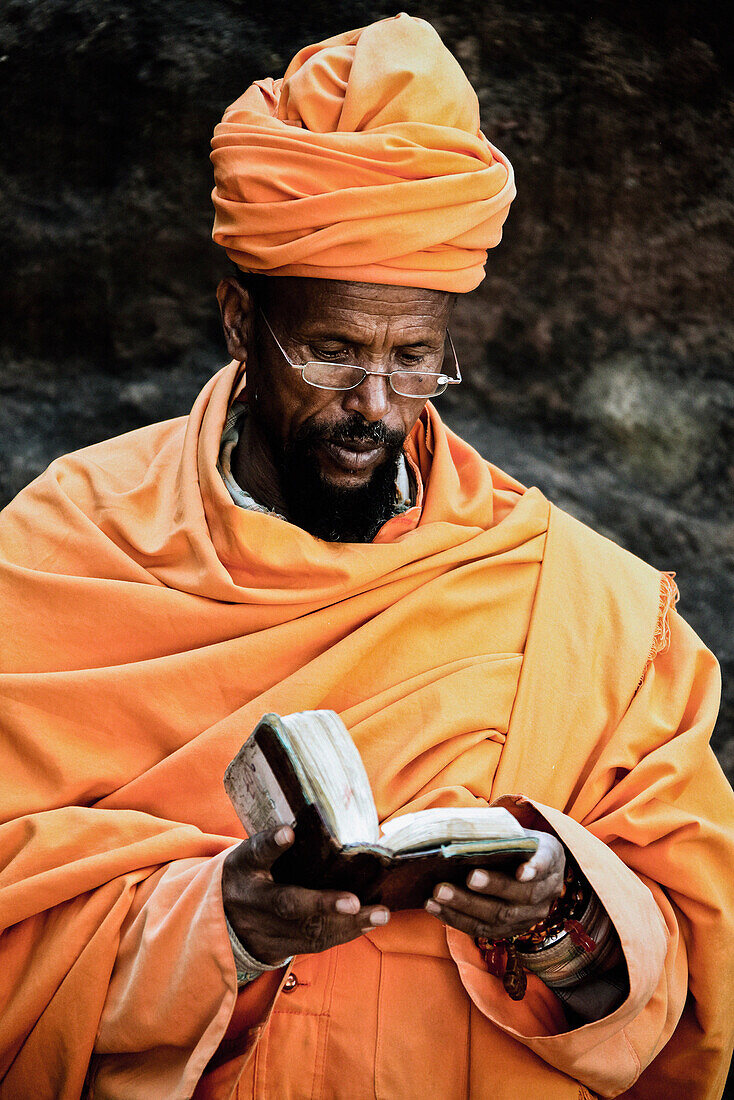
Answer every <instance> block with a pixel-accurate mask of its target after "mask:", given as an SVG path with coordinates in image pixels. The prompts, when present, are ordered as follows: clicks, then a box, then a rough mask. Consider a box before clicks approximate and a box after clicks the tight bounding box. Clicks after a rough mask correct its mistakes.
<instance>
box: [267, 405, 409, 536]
mask: <svg viewBox="0 0 734 1100" xmlns="http://www.w3.org/2000/svg"><path fill="white" fill-rule="evenodd" d="M325 440H328V441H329V442H330V443H349V442H359V443H368V442H369V443H373V444H381V445H382V446H384V448H385V459H384V461H383V462H381V463H380V465H379V466H378V467H377V468H376V469H375V470H374V471H373V473H372V476H371V477H370V478H369V479H368V480H367V481H366V483H365V484H364V485H358V486H357V487H356V488H352V489H350V488H343V487H341V486H337V485H332V484H331V483H330V482H329V481H328V480H327V479H326V478H325V477H324V475H323V474H322V473H321V469H320V466H319V461H318V458H317V456H316V447H317V445H318V444H319V443H321V442H323V441H325ZM403 442H404V436H403V435H402V434H401V433H400V432H398V431H390V430H388V429H387V428H386V427H385V425H384V424H383V423H382V422H381V421H378V422H376V423H374V424H370V423H369V422H367V421H366V420H364V419H363V418H362V417H361V416H360V415H359V414H358V413H355V414H354V415H353V416H350V417H349V419H347V420H343V421H339V422H338V423H331V424H318V425H312V424H303V425H302V426H301V428H300V429H299V430H298V431H297V432H296V433H295V435H294V437H293V438H292V439H291V440H289V442H288V443H287V444H286V446H285V448H284V450H283V452H282V455H281V456H280V461H279V463H278V465H279V473H280V481H281V490H282V493H283V498H284V500H285V505H286V511H287V515H288V519H289V520H291V522H293V523H296V524H298V526H299V527H302V528H303V529H304V530H305V531H308V532H309V533H310V534H312V535H315V537H316V538H319V539H324V540H325V541H327V542H371V541H372V539H373V538H374V537H375V535H376V534H377V532H378V531H379V530H380V528H381V527H382V525H383V523H386V522H387V520H388V519H390V517H391V516H392V515H393V513H394V511H395V479H396V477H397V470H398V460H399V458H400V454H401V451H402V447H403Z"/></svg>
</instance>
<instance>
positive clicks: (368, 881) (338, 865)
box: [224, 710, 537, 909]
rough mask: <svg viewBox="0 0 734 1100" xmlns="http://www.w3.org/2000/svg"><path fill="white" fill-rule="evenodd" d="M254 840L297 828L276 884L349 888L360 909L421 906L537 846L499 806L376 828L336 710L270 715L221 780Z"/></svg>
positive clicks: (405, 818)
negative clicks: (280, 828)
mask: <svg viewBox="0 0 734 1100" xmlns="http://www.w3.org/2000/svg"><path fill="white" fill-rule="evenodd" d="M224 786H225V788H226V791H227V794H228V795H229V797H230V799H231V801H232V804H233V806H234V808H235V810H236V811H237V815H238V817H239V818H240V821H241V822H242V824H243V825H244V826H245V829H246V830H247V833H248V835H249V836H253V835H254V834H255V833H257V832H260V830H262V829H268V828H271V827H273V826H275V825H291V826H292V827H293V829H294V832H295V836H296V839H295V842H294V844H293V846H292V847H291V848H289V849H288V850H287V851H286V852H284V853H283V855H282V856H280V857H279V858H278V859H277V860H276V862H275V863H274V864H273V867H272V874H273V878H274V879H275V880H276V881H277V882H283V883H290V884H292V885H295V886H307V887H310V888H311V889H322V890H349V891H351V892H352V893H355V894H356V895H357V897H358V898H359V899H360V901H361V902H362V904H363V905H371V904H375V903H382V904H384V905H387V906H388V907H389V908H390V909H414V908H420V907H422V905H423V903H424V901H426V899H427V898H429V897H430V896H431V894H432V892H433V887H434V886H435V885H436V883H438V882H453V883H455V884H457V885H460V886H463V885H465V883H466V876H467V875H468V873H469V871H470V869H471V868H472V867H492V868H501V869H503V870H507V871H512V870H514V868H515V867H517V866H518V864H520V863H522V862H523V861H524V860H526V859H529V857H530V856H531V855H532V853H533V852H534V851H535V849H536V848H537V841H536V840H535V839H534V838H533V837H529V836H526V834H525V832H524V831H523V829H522V827H521V826H520V825H519V824H518V823H517V822H516V821H515V819H514V817H513V816H512V814H510V813H509V812H508V811H507V810H504V809H501V808H498V807H487V806H482V807H476V808H471V809H461V808H457V807H445V808H444V807H439V808H433V809H427V810H420V811H418V812H417V813H409V814H403V815H402V816H401V817H395V818H393V819H392V820H391V821H388V822H385V823H384V824H383V826H382V830H380V826H379V823H378V819H377V810H376V809H375V803H374V799H373V797H372V792H371V790H370V785H369V780H368V779H367V773H366V772H365V769H364V764H363V763H362V759H361V757H360V755H359V753H358V751H357V748H356V746H355V744H354V742H353V741H352V739H351V737H350V736H349V733H348V731H347V729H346V726H345V725H344V723H343V722H342V720H341V718H339V716H338V715H337V714H335V713H334V711H331V710H311V711H302V712H301V713H299V714H290V715H288V716H287V717H284V718H280V717H279V716H278V715H277V714H266V715H265V716H264V717H263V718H262V719H261V720H260V722H259V723H258V725H257V726H256V727H255V729H254V731H253V732H252V734H251V735H250V737H249V738H248V739H247V741H246V742H245V744H244V745H243V746H242V748H241V749H240V751H239V752H238V753H237V755H236V756H235V758H234V760H233V761H232V763H231V764H230V765H229V767H228V768H227V770H226V772H225V774H224Z"/></svg>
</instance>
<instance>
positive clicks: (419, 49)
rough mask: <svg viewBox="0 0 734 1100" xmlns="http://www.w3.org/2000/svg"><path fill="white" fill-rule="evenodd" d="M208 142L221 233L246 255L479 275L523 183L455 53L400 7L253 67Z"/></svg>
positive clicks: (411, 282)
mask: <svg viewBox="0 0 734 1100" xmlns="http://www.w3.org/2000/svg"><path fill="white" fill-rule="evenodd" d="M212 150H213V151H212V154H211V158H212V162H213V164H214V178H215V187H214V191H213V192H212V199H213V202H214V207H215V211H216V216H215V220H214V230H213V237H214V240H215V241H216V242H217V243H218V244H221V245H223V246H224V248H225V249H226V250H227V254H228V256H229V257H230V259H232V260H233V261H234V262H235V264H237V266H238V267H240V268H241V269H242V270H243V271H253V272H267V273H268V274H271V275H303V276H310V277H312V278H327V279H344V280H348V281H350V282H371V283H392V284H397V285H402V286H419V287H428V288H432V289H436V290H448V291H454V292H464V291H468V290H473V289H474V287H476V286H478V285H479V283H480V282H481V281H482V279H483V278H484V265H485V263H486V259H487V249H488V248H492V247H494V246H495V245H497V244H498V243H499V241H500V239H501V237H502V225H503V223H504V221H505V218H506V217H507V213H508V210H509V206H510V203H511V202H512V200H513V198H514V197H515V184H514V176H513V171H512V165H511V164H510V162H509V161H508V160H507V158H506V157H505V156H504V155H503V154H502V153H501V152H500V151H499V150H498V149H495V148H494V146H493V145H491V144H490V143H489V142H488V141H487V139H486V138H485V137H484V135H483V134H482V132H481V130H480V129H479V103H478V100H477V97H476V94H475V92H474V90H473V88H472V87H471V85H470V84H469V81H468V80H467V78H466V76H465V74H464V72H463V71H462V69H461V67H460V65H459V63H458V62H457V61H456V59H455V58H454V57H453V56H452V54H451V53H450V52H449V51H448V50H447V49H446V47H445V46H444V45H443V43H442V42H441V39H440V38H439V36H438V34H437V33H436V31H435V30H434V29H433V27H431V25H430V24H429V23H426V22H425V21H424V20H422V19H414V18H412V17H411V16H409V15H405V14H402V15H398V16H396V17H394V18H392V19H383V20H381V21H380V22H378V23H373V24H372V25H371V26H369V27H364V28H361V29H359V30H355V31H348V32H347V33H345V34H341V35H338V36H336V37H334V38H330V39H328V40H327V41H325V42H320V43H317V44H316V45H313V46H307V47H305V48H304V49H302V50H301V51H300V52H299V53H297V54H296V56H295V57H294V58H293V60H292V61H291V63H290V65H289V66H288V69H287V70H286V73H285V76H284V77H283V78H282V80H272V79H270V78H268V79H265V80H258V81H256V82H255V83H254V84H253V85H252V86H251V87H250V88H248V90H247V91H246V92H245V93H244V95H242V96H240V98H239V99H237V100H236V101H235V102H234V103H233V104H232V105H231V106H230V107H228V108H227V110H226V111H225V113H224V117H223V119H222V121H221V122H220V123H219V125H218V126H217V127H216V129H215V131H214V137H213V139H212Z"/></svg>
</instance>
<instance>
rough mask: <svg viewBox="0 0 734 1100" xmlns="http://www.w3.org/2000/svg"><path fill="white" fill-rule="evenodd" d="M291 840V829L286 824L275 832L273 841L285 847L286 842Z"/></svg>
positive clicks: (288, 842)
mask: <svg viewBox="0 0 734 1100" xmlns="http://www.w3.org/2000/svg"><path fill="white" fill-rule="evenodd" d="M290 842H291V831H290V829H289V828H288V826H287V825H284V826H283V828H282V829H278V831H277V833H276V834H275V843H276V844H277V845H278V847H280V848H285V846H286V844H290Z"/></svg>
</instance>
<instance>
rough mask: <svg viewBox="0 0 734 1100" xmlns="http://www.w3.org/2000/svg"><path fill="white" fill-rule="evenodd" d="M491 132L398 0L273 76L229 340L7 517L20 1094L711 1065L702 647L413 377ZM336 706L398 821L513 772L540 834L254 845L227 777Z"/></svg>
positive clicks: (10, 888)
mask: <svg viewBox="0 0 734 1100" xmlns="http://www.w3.org/2000/svg"><path fill="white" fill-rule="evenodd" d="M478 127H479V120H478V107H477V103H476V97H475V96H474V95H473V92H472V91H471V89H470V88H469V85H468V84H467V82H466V79H465V77H464V76H463V74H462V73H461V70H460V69H459V67H458V65H457V64H456V62H455V61H454V59H453V58H452V57H451V55H450V54H448V52H447V51H446V50H445V49H444V48H443V46H442V45H441V43H440V41H439V40H438V38H437V36H436V35H435V32H433V31H432V29H431V28H430V27H429V26H428V25H427V24H425V23H422V22H421V21H419V20H414V19H411V18H410V17H408V16H399V17H397V18H396V19H394V20H385V21H383V22H381V23H377V24H375V25H374V26H372V27H369V28H366V29H364V30H363V31H355V32H351V33H349V34H347V35H343V36H339V37H338V38H336V39H332V40H329V41H328V42H327V43H322V44H319V45H317V46H313V47H308V48H307V49H306V50H303V51H301V53H300V54H298V55H297V56H296V58H294V60H293V62H292V63H291V65H290V66H289V69H288V71H287V73H286V77H285V78H284V80H283V82H272V81H263V82H258V84H257V85H255V86H253V88H252V89H250V90H249V91H248V92H247V93H246V94H245V96H243V97H242V98H241V100H239V101H237V103H235V104H233V106H232V107H231V108H230V109H229V111H228V112H227V113H226V114H225V117H224V120H223V122H222V123H221V124H220V126H219V127H218V128H217V131H216V133H215V138H214V142H213V145H214V152H213V159H214V165H215V178H216V188H215V192H214V199H215V206H216V210H217V219H216V223H215V238H216V239H217V240H219V241H220V243H223V244H225V246H226V248H227V251H228V253H229V255H230V257H231V258H232V259H234V260H235V262H236V263H237V265H238V268H239V269H240V270H241V271H243V272H245V273H246V274H244V275H242V276H240V275H237V276H235V277H231V278H228V279H225V280H223V282H222V283H221V284H220V287H219V290H218V298H219V303H220V308H221V312H222V319H223V325H224V331H225V338H226V341H227V345H228V348H229V351H230V354H231V355H232V360H233V361H232V363H231V364H230V365H229V366H228V367H226V368H224V370H222V371H220V372H219V374H218V375H216V376H215V378H213V379H212V380H211V381H210V383H209V384H208V385H207V386H206V387H205V389H204V391H203V392H202V394H201V395H200V397H199V399H198V400H197V402H196V404H195V406H194V409H193V410H192V412H191V414H190V416H189V417H187V418H185V419H183V420H180V421H174V422H171V423H167V424H161V425H154V426H152V427H151V428H147V429H143V430H141V431H139V432H134V433H132V434H131V435H129V436H127V437H122V438H121V439H118V440H113V441H110V442H109V443H103V444H99V445H97V446H95V447H91V448H88V449H87V450H86V451H83V452H80V453H78V454H76V455H70V456H67V457H66V458H64V459H62V460H60V461H59V462H57V463H54V464H52V466H51V467H50V468H49V470H48V471H47V473H46V474H45V475H43V476H42V477H41V478H40V479H39V480H38V482H36V483H35V484H34V485H33V486H31V487H29V489H28V490H26V491H25V492H24V493H22V494H21V495H20V496H19V497H18V499H17V500H16V501H15V502H14V504H13V505H12V506H11V507H10V508H9V509H7V510H6V512H5V514H4V517H3V523H2V525H1V526H0V561H1V563H2V574H1V575H0V585H1V589H0V590H1V592H2V601H3V619H4V622H5V624H6V635H5V639H4V641H3V643H2V654H3V676H2V681H1V682H0V691H1V693H2V694H1V696H0V698H1V700H2V723H3V732H4V735H5V750H4V756H3V769H2V783H3V796H2V805H3V807H4V820H5V824H4V826H3V831H2V836H1V839H2V844H3V851H4V861H3V863H4V867H5V870H4V872H3V891H2V894H0V898H1V899H2V900H1V904H2V917H3V922H2V926H3V927H4V928H5V932H4V935H3V947H2V949H3V962H4V965H3V968H2V975H1V976H0V980H1V981H2V982H3V996H4V1005H5V1009H4V1012H3V1018H2V1019H3V1022H2V1030H3V1036H4V1041H3V1043H2V1051H3V1062H2V1074H3V1077H2V1084H0V1097H13V1098H17V1097H26V1096H28V1097H31V1096H32V1097H34V1098H36V1097H39V1098H40V1097H57V1096H58V1097H72V1096H79V1095H81V1094H86V1095H89V1096H92V1097H96V1098H98V1100H101V1098H112V1097H116V1098H125V1100H131V1098H135V1097H141V1098H143V1097H144V1098H146V1100H151V1098H161V1100H162V1098H164V1097H165V1098H167V1100H168V1098H178V1097H181V1098H183V1097H188V1096H195V1097H197V1098H199V1100H201V1098H203V1097H229V1096H234V1095H237V1096H239V1097H248V1096H260V1097H263V1096H264V1097H278V1098H280V1097H305V1096H308V1097H338V1098H349V1097H354V1098H360V1097H366V1096H379V1097H382V1098H400V1100H404V1098H405V1100H410V1098H412V1097H416V1098H417V1097H429V1096H430V1097H441V1098H453V1097H464V1096H471V1097H477V1098H483V1097H492V1098H496V1100H504V1098H509V1097H515V1096H517V1094H518V1093H519V1092H520V1091H523V1092H524V1093H525V1094H526V1095H528V1096H543V1097H548V1098H565V1097H568V1098H569V1100H570V1098H574V1100H576V1098H579V1097H584V1096H590V1095H592V1094H599V1095H604V1096H614V1095H620V1094H622V1093H624V1094H625V1095H628V1096H633V1097H654V1096H661V1095H665V1094H666V1093H668V1094H670V1095H680V1096H687V1097H695V1098H707V1100H708V1098H714V1097H717V1096H719V1095H720V1094H721V1091H722V1088H723V1077H724V1074H725V1070H726V1064H725V1063H726V1055H727V1050H728V1044H729V1042H730V1024H731V1011H730V997H731V994H730V989H731V981H730V978H729V974H730V971H729V970H728V966H729V963H730V959H731V949H730V939H731V929H730V926H728V925H727V923H726V921H727V918H728V914H729V913H730V912H731V903H732V897H731V886H730V878H731V876H730V864H729V863H728V859H729V858H730V839H731V837H730V834H727V833H726V832H725V830H724V828H723V827H722V826H721V825H720V824H717V822H718V821H720V820H721V815H722V812H723V810H722V807H723V805H724V804H725V801H726V799H727V797H728V795H727V790H726V785H725V783H724V780H723V777H722V776H721V773H720V771H719V770H718V768H717V766H716V764H715V762H714V760H713V757H712V756H711V753H710V750H709V749H708V747H707V740H708V735H709V734H710V730H711V726H712V724H713V720H714V716H715V709H716V699H717V690H718V681H717V672H716V666H715V662H714V660H713V658H712V657H711V655H710V654H708V652H707V651H706V650H705V649H704V647H703V646H702V645H701V643H700V642H699V641H698V639H697V638H696V637H695V635H693V633H692V631H690V629H689V628H688V627H687V626H686V625H685V624H684V623H683V621H682V620H681V619H680V618H679V617H678V615H677V614H676V612H675V610H674V608H673V603H674V601H675V587H674V585H673V582H672V580H671V579H670V578H669V577H667V576H665V575H662V576H661V575H660V574H658V573H657V572H656V571H655V570H653V569H651V568H649V567H648V566H646V565H644V564H643V563H641V562H639V561H637V560H636V559H634V558H633V557H632V556H631V555H628V554H626V553H624V552H623V551H621V550H619V549H618V548H617V547H615V546H613V545H612V544H611V543H608V542H607V541H606V540H604V539H601V538H600V537H598V536H596V535H594V534H593V532H590V531H588V530H587V529H585V528H583V527H582V526H581V525H580V524H577V523H575V522H574V521H573V520H571V519H570V518H569V517H566V516H564V515H563V514H562V513H560V512H559V511H558V510H556V509H554V508H552V507H551V506H550V505H549V504H548V502H547V501H546V500H545V499H544V498H543V496H542V494H540V493H539V492H538V491H537V490H533V489H531V490H527V491H526V490H524V489H523V488H522V487H521V486H519V485H518V484H517V483H516V482H514V481H513V480H512V479H511V478H509V477H507V476H506V475H504V474H502V473H501V472H500V471H499V470H497V469H496V468H495V467H493V466H490V465H489V464H487V463H486V462H484V461H483V460H482V459H481V458H480V457H479V456H478V455H477V454H476V452H474V451H473V450H472V449H471V448H470V447H469V446H467V445H466V444H465V443H463V442H462V441H461V440H459V439H458V438H457V437H456V436H454V435H452V434H451V433H450V432H449V431H448V430H447V429H446V428H445V427H444V426H443V424H442V423H441V421H440V418H439V416H438V414H437V413H436V411H435V409H434V408H433V407H432V405H431V404H430V403H429V398H430V397H432V396H436V397H438V396H439V395H440V393H441V391H442V390H443V389H445V387H446V386H448V385H450V384H452V383H456V382H458V381H459V378H460V370H459V366H458V363H457V362H456V359H455V355H454V353H453V350H452V344H451V341H450V337H449V336H448V333H447V325H448V321H449V318H450V311H451V306H452V300H453V295H454V294H456V293H462V292H465V291H467V290H470V289H472V287H474V286H476V285H477V284H478V282H479V281H480V280H481V277H482V272H483V265H484V261H485V259H486V248H487V247H489V246H491V245H492V244H496V243H497V241H498V239H499V235H500V231H501V225H502V223H503V221H504V218H505V217H506V214H507V209H508V206H509V203H510V201H511V199H512V196H513V194H514V186H513V182H512V173H511V169H510V166H509V164H508V163H507V161H506V160H505V158H504V157H503V156H502V155H501V154H500V153H499V152H498V151H497V150H495V149H493V147H492V146H490V145H489V143H488V142H487V141H486V139H484V138H483V136H482V135H481V134H480V132H479V128H478ZM321 707H326V708H331V709H334V710H336V711H337V712H338V713H339V714H340V715H341V716H342V718H343V719H344V721H345V724H346V725H347V727H348V729H349V730H350V733H351V734H352V736H353V738H354V740H355V743H356V745H357V747H358V749H359V751H360V754H361V756H362V759H363V761H364V763H365V768H366V770H367V773H368V776H369V778H370V783H371V786H372V790H373V793H374V797H375V802H376V805H377V808H378V812H379V815H380V817H381V819H386V818H389V817H392V816H396V815H399V814H401V813H405V812H407V811H409V810H415V809H422V808H425V807H428V806H431V805H461V806H472V805H485V804H486V803H487V802H488V801H493V800H497V799H500V800H501V802H502V804H504V805H506V806H508V807H509V808H510V809H511V811H512V812H513V813H514V814H515V815H516V816H517V817H518V819H519V820H520V821H521V823H522V824H523V825H524V826H525V827H526V828H528V829H529V830H530V831H532V832H533V833H534V835H535V836H536V837H537V838H538V841H539V846H538V850H537V853H536V854H535V856H533V858H532V859H530V860H529V861H527V862H526V863H525V864H524V865H523V866H522V867H521V868H520V869H519V870H518V872H517V874H516V875H515V876H508V875H500V874H476V873H475V874H472V875H470V876H469V878H468V880H467V883H466V886H465V887H450V888H449V887H447V886H446V885H439V886H438V887H437V889H436V891H435V892H434V895H433V896H432V897H431V898H427V899H426V904H425V909H424V910H419V911H408V912H398V913H393V914H390V913H389V912H388V911H387V910H386V909H385V908H384V907H382V906H365V907H363V906H362V905H361V902H360V899H359V897H358V896H356V895H353V894H350V893H345V892H341V893H340V892H323V891H309V890H302V889H298V888H295V887H291V886H288V885H283V886H277V885H276V884H275V883H274V882H273V881H272V878H271V876H270V874H269V868H270V866H271V865H272V862H273V861H274V859H275V858H276V857H277V855H278V853H279V852H281V851H282V850H283V849H284V848H285V847H286V846H287V845H288V844H290V843H291V841H292V834H291V832H290V830H289V829H287V828H284V829H281V830H278V831H275V832H271V833H265V834H260V835H258V836H256V837H253V838H246V839H243V838H242V833H241V829H240V826H239V823H238V822H237V819H236V816H235V815H234V812H233V810H232V807H231V806H230V805H229V803H228V800H227V798H226V795H225V794H224V792H223V789H222V782H221V780H222V773H223V771H224V767H225V766H226V764H227V762H228V761H229V760H230V759H231V757H232V756H233V755H234V754H235V752H236V751H237V749H238V748H239V746H240V744H241V743H242V741H243V740H244V739H245V737H246V736H247V735H248V733H249V732H250V730H251V729H252V727H253V726H254V724H255V722H256V721H257V719H258V718H259V717H260V715H261V714H262V713H264V712H265V711H277V712H280V713H283V714H285V713H289V712H292V711H296V710H304V709H311V708H321ZM728 820H730V819H728ZM729 919H730V918H729ZM293 956H295V958H293ZM524 983H526V984H527V988H526V989H525V990H523V984H524ZM687 988H688V989H689V992H688V994H687V992H686V990H687ZM510 994H512V996H510ZM590 1090H591V1091H590Z"/></svg>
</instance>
